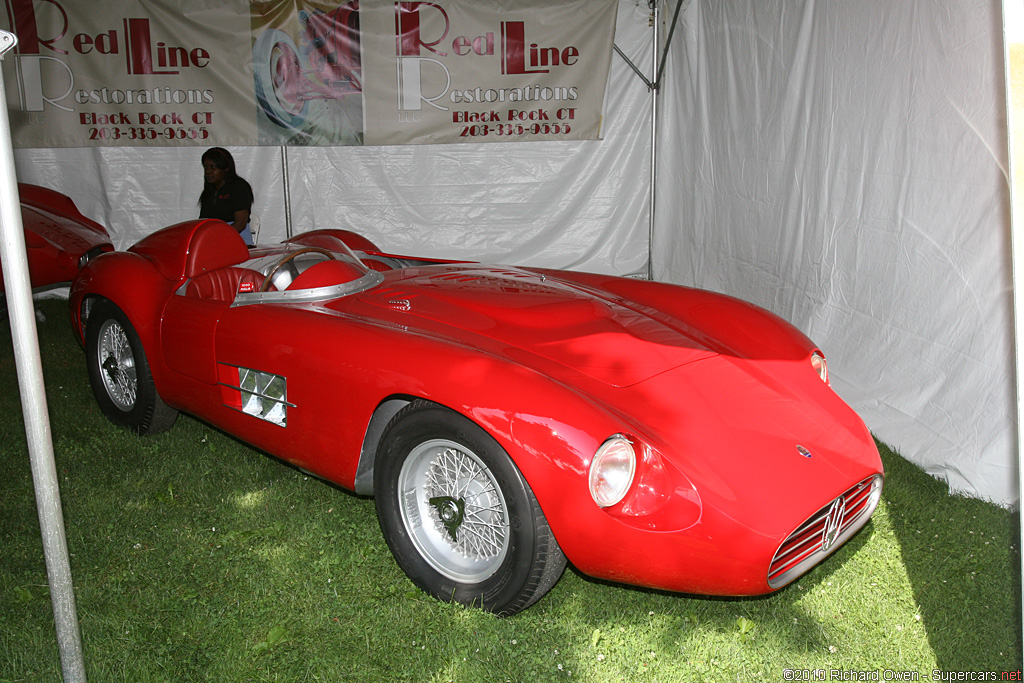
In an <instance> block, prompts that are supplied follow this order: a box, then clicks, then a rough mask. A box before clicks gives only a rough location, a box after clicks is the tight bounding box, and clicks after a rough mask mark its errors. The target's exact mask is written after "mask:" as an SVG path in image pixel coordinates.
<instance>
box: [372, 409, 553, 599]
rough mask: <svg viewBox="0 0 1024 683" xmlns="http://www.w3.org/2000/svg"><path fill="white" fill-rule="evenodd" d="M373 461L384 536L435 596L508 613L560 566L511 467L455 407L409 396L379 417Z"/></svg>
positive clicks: (538, 591)
mask: <svg viewBox="0 0 1024 683" xmlns="http://www.w3.org/2000/svg"><path fill="white" fill-rule="evenodd" d="M375 469H376V472H375V476H374V493H375V495H376V505H377V517H378V519H379V521H380V525H381V530H382V531H383V532H384V538H385V539H386V540H387V543H388V546H389V547H390V548H391V552H392V554H393V555H394V557H395V560H396V561H397V562H398V564H399V566H400V567H401V568H402V569H403V571H405V573H406V574H407V575H408V576H409V578H410V579H412V581H413V583H415V584H416V585H417V586H419V587H420V588H421V589H423V590H424V591H426V592H427V593H430V594H431V595H433V596H434V597H436V598H438V599H440V600H446V601H453V602H459V603H462V604H466V605H476V606H479V607H482V608H484V609H487V610H490V611H492V612H496V613H497V614H499V615H509V614H514V613H516V612H518V611H520V610H523V609H525V608H527V607H529V606H530V605H532V604H533V603H534V602H536V601H537V600H539V599H540V598H541V596H543V595H544V594H545V593H547V592H548V590H550V589H551V587H552V586H554V585H555V583H556V582H557V581H558V578H559V577H560V576H561V574H562V571H563V569H565V556H564V555H563V554H562V550H561V549H560V548H559V547H558V543H557V542H556V541H555V538H554V535H553V534H552V533H551V528H550V527H549V526H548V523H547V520H546V519H545V517H544V513H543V512H542V511H541V509H540V505H539V504H538V503H537V499H536V498H535V497H534V495H533V492H532V491H531V490H530V487H529V485H528V484H527V483H526V480H525V479H524V478H523V476H522V474H521V473H520V472H519V469H518V468H517V467H516V466H515V464H514V463H513V462H512V460H511V459H510V458H509V456H508V454H507V453H505V450H504V449H503V448H502V447H501V446H500V445H499V444H498V442H497V441H495V440H494V439H493V438H492V437H491V436H490V435H489V434H487V432H485V431H484V430H483V429H481V428H480V427H479V426H478V425H476V424H475V423H473V422H472V421H470V420H468V419H467V418H465V417H463V416H462V415H459V414H457V413H454V412H452V411H450V410H448V409H446V408H443V407H441V406H438V405H435V404H432V403H428V402H426V401H414V402H413V403H411V404H409V405H408V406H406V407H405V408H404V409H402V410H401V411H400V412H399V413H398V414H397V415H395V417H394V418H393V419H392V420H391V422H390V424H389V425H388V427H387V430H386V431H385V433H384V436H383V439H382V441H381V447H380V449H379V451H378V455H377V460H376V464H375Z"/></svg>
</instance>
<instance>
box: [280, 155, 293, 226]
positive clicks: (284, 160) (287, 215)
mask: <svg viewBox="0 0 1024 683" xmlns="http://www.w3.org/2000/svg"><path fill="white" fill-rule="evenodd" d="M281 182H282V183H283V185H284V236H285V238H286V239H287V238H290V237H294V235H292V188H291V186H290V185H289V184H288V145H281Z"/></svg>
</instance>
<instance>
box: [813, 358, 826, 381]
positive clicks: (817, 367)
mask: <svg viewBox="0 0 1024 683" xmlns="http://www.w3.org/2000/svg"><path fill="white" fill-rule="evenodd" d="M811 367H812V368H813V369H814V371H815V372H816V373H818V377H820V378H821V381H822V382H824V383H825V384H828V363H826V362H825V356H823V355H821V353H820V352H819V351H815V352H814V353H812V354H811Z"/></svg>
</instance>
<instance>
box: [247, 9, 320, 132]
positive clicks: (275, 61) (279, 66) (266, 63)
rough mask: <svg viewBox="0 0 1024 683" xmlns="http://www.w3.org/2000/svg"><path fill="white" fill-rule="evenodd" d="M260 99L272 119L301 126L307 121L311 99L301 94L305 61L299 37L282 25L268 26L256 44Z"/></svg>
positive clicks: (254, 63)
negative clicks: (289, 32) (279, 27)
mask: <svg viewBox="0 0 1024 683" xmlns="http://www.w3.org/2000/svg"><path fill="white" fill-rule="evenodd" d="M252 69H253V74H254V76H255V82H256V83H255V85H256V100H257V101H258V102H259V103H260V107H262V108H263V111H264V113H266V115H267V116H268V117H269V118H270V120H271V121H273V122H274V123H276V124H278V125H279V126H284V127H285V128H299V127H300V126H302V124H303V123H305V121H306V117H307V115H308V113H309V102H308V101H306V100H302V99H301V98H300V96H299V95H300V93H301V92H302V82H301V81H302V78H303V75H302V65H301V63H300V62H299V51H298V48H296V47H295V41H293V40H292V39H291V37H290V36H289V35H288V34H287V33H285V32H284V31H281V30H280V29H276V28H273V29H267V30H266V31H264V32H263V33H261V34H260V35H259V37H258V38H257V39H256V42H255V44H253V46H252Z"/></svg>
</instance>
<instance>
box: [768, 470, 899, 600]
mask: <svg viewBox="0 0 1024 683" xmlns="http://www.w3.org/2000/svg"><path fill="white" fill-rule="evenodd" d="M881 496H882V475H880V474H876V475H872V476H870V477H868V478H867V479H865V480H864V481H862V482H860V483H859V484H857V485H856V486H853V487H852V488H850V489H849V490H847V491H846V492H845V493H843V495H841V496H839V497H838V498H836V499H835V500H833V501H832V502H830V503H829V504H828V505H826V506H824V507H823V508H821V509H820V510H818V511H817V512H816V513H815V514H813V515H812V516H811V517H810V519H808V520H807V521H806V522H804V523H803V524H801V525H800V526H799V527H798V528H797V530H796V531H794V532H793V533H791V534H790V535H789V537H788V538H786V540H785V541H783V542H782V545H781V546H779V549H778V550H777V551H776V552H775V557H774V558H772V563H771V566H769V568H768V585H769V586H771V587H772V588H781V587H782V586H785V585H786V584H788V583H789V582H790V581H792V580H794V579H795V578H797V577H798V576H800V575H802V574H803V573H804V572H806V571H807V570H808V569H810V568H811V567H813V566H814V565H816V564H818V563H819V562H821V561H822V560H824V559H825V558H826V557H828V556H829V555H831V554H832V553H833V552H834V551H835V550H836V549H837V548H838V547H839V546H841V545H842V544H843V543H845V542H846V540H847V539H848V538H850V537H851V536H853V535H854V534H855V533H857V531H859V530H860V528H861V527H862V526H864V525H865V524H867V522H868V519H870V517H871V513H872V512H874V511H875V507H876V506H877V505H878V500H879V498H881Z"/></svg>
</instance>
